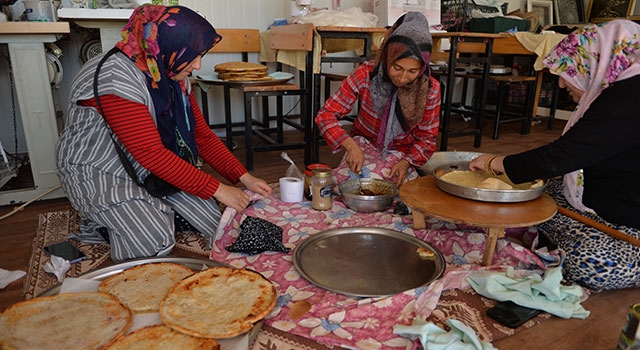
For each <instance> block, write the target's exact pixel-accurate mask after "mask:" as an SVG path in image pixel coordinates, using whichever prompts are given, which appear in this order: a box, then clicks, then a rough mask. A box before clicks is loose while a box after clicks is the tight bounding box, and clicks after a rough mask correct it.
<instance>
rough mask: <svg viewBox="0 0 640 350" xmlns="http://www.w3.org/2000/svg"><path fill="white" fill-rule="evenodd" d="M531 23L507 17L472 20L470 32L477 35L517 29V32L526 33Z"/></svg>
mask: <svg viewBox="0 0 640 350" xmlns="http://www.w3.org/2000/svg"><path fill="white" fill-rule="evenodd" d="M530 27H531V22H530V21H527V20H524V19H515V18H507V17H493V18H472V19H471V31H472V32H479V33H502V32H506V31H508V30H511V29H514V28H517V30H518V31H519V32H528V31H529V28H530Z"/></svg>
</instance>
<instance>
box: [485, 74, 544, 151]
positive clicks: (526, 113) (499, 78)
mask: <svg viewBox="0 0 640 350" xmlns="http://www.w3.org/2000/svg"><path fill="white" fill-rule="evenodd" d="M489 80H491V81H494V82H496V83H497V84H498V100H497V101H496V115H495V118H494V125H493V139H494V140H495V139H497V138H498V130H499V128H500V124H502V123H512V122H518V121H522V128H521V130H520V133H521V134H522V135H526V134H528V133H529V132H530V131H531V121H532V120H533V101H534V98H535V95H534V93H535V83H536V80H537V77H532V76H518V75H490V76H489ZM516 83H525V84H526V86H527V93H526V95H527V97H526V101H525V105H524V110H523V113H522V114H520V116H516V117H511V118H506V119H505V118H503V117H504V115H505V114H507V112H505V111H504V107H505V105H506V104H507V97H508V94H507V91H508V90H507V88H508V87H509V86H511V85H512V84H516ZM509 114H513V113H512V112H509Z"/></svg>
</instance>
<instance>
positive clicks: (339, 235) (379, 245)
mask: <svg viewBox="0 0 640 350" xmlns="http://www.w3.org/2000/svg"><path fill="white" fill-rule="evenodd" d="M424 253H427V255H425V254H424ZM293 264H294V266H295V268H296V269H297V270H298V273H300V275H302V276H303V277H304V278H305V279H307V280H308V281H309V282H311V283H313V284H315V285H317V286H319V287H321V288H324V289H327V290H330V291H332V292H337V293H342V294H346V295H350V296H356V297H382V296H389V295H393V294H398V293H402V292H404V291H407V290H409V289H413V288H417V287H420V286H424V285H428V284H429V283H431V282H433V281H434V280H436V279H438V278H440V276H441V275H442V273H443V272H444V269H445V267H446V263H445V260H444V257H443V256H442V254H441V253H440V252H439V251H438V250H437V249H435V248H434V247H432V246H431V245H429V244H428V243H426V242H424V241H421V240H419V239H418V238H416V237H414V236H411V235H410V234H407V233H403V232H399V231H394V230H389V229H385V228H377V227H348V228H338V229H332V230H328V231H322V232H319V233H316V234H314V235H313V236H311V237H309V238H307V239H305V240H304V241H302V242H301V243H300V244H298V245H297V246H296V248H295V249H294V251H293Z"/></svg>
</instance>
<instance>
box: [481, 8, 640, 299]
mask: <svg viewBox="0 0 640 350" xmlns="http://www.w3.org/2000/svg"><path fill="white" fill-rule="evenodd" d="M544 64H545V66H546V67H547V68H548V69H549V71H550V72H551V73H554V74H557V75H558V76H559V85H560V87H562V88H566V89H567V90H568V91H569V94H570V96H571V97H572V98H573V100H574V101H575V102H577V103H578V105H577V107H576V110H575V111H574V112H573V114H572V115H571V117H570V119H569V121H568V122H567V124H566V127H565V129H564V131H563V135H562V136H561V137H560V138H559V139H558V140H556V141H554V142H553V143H551V144H549V145H546V146H543V147H540V148H537V149H534V150H530V151H527V152H523V153H520V154H515V155H510V156H506V157H504V156H498V157H495V156H492V155H482V156H480V157H478V158H476V159H474V160H473V161H472V163H471V167H472V168H473V169H474V170H478V171H482V170H485V169H486V170H489V169H490V170H493V171H495V172H504V173H506V174H507V175H508V176H509V178H510V179H511V180H512V181H514V182H515V183H521V182H525V181H531V180H533V179H537V178H553V177H556V176H560V175H563V179H562V180H563V181H559V180H554V181H552V182H551V184H550V186H549V187H548V189H547V190H548V192H550V194H551V195H552V196H553V197H554V199H555V200H556V201H557V203H558V205H561V206H563V207H567V208H570V209H572V210H575V211H579V212H581V213H582V214H583V215H586V216H588V217H590V218H592V219H594V220H596V221H598V222H600V223H603V224H605V225H608V226H611V227H613V228H615V229H617V230H619V231H622V232H624V233H625V234H627V235H629V236H631V237H635V238H640V181H639V180H640V138H639V137H638V134H637V133H638V130H640V112H639V108H638V98H639V97H640V95H639V91H640V25H638V24H636V23H634V22H631V21H627V20H614V21H611V22H607V23H603V24H599V25H591V26H588V27H585V28H583V29H579V30H576V31H575V32H573V33H571V34H569V35H568V36H567V37H566V38H565V39H564V40H563V41H562V42H560V43H559V44H558V45H557V46H556V47H555V48H554V49H553V50H552V52H551V53H550V54H549V55H548V56H547V57H546V58H545V60H544ZM539 229H540V231H541V232H542V233H543V234H544V235H546V236H547V237H548V238H549V239H550V240H551V241H552V242H553V243H555V244H557V246H558V247H559V248H560V249H562V250H564V251H565V253H566V260H565V262H564V268H565V277H566V278H567V279H568V280H570V281H574V282H577V283H579V284H582V285H584V286H586V287H589V288H593V289H616V288H627V287H638V286H640V247H638V246H634V245H632V244H630V243H627V242H624V241H622V240H619V239H617V238H613V237H611V236H609V235H607V234H604V233H602V232H600V231H598V230H596V229H595V228H592V227H589V226H586V225H583V224H581V223H579V222H577V221H574V220H572V219H570V218H568V217H566V216H563V215H560V214H557V215H556V216H555V217H554V218H553V219H552V220H550V221H548V222H546V223H544V224H542V225H540V226H539Z"/></svg>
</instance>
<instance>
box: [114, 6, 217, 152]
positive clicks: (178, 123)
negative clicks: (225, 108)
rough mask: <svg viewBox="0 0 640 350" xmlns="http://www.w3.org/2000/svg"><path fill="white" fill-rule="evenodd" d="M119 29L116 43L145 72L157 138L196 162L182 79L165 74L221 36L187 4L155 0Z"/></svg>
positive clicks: (176, 70)
mask: <svg viewBox="0 0 640 350" xmlns="http://www.w3.org/2000/svg"><path fill="white" fill-rule="evenodd" d="M121 34H122V38H123V40H121V41H119V42H118V43H116V47H117V48H118V49H120V50H121V51H122V52H123V53H124V54H125V55H126V56H127V57H129V58H130V59H131V61H133V62H134V63H135V64H136V66H137V67H138V68H139V69H140V70H141V71H142V72H143V73H144V74H145V75H146V76H147V88H148V89H149V92H150V94H151V97H152V99H153V104H154V107H155V112H156V115H155V122H156V126H157V127H158V131H159V133H160V137H161V138H162V143H163V144H164V145H165V147H167V148H168V149H170V150H172V151H173V152H174V153H176V154H177V155H179V156H180V157H182V158H184V159H187V160H189V161H191V162H192V163H195V162H197V159H198V149H197V146H196V142H195V135H194V132H195V119H194V116H193V112H192V111H191V104H190V102H189V96H188V95H187V94H188V92H187V82H186V81H179V82H178V81H174V80H172V79H171V77H173V76H175V75H176V74H178V73H180V72H181V71H182V70H183V69H184V68H185V67H187V66H188V65H189V64H190V63H191V62H192V61H193V60H194V59H196V58H197V57H198V56H201V55H204V54H205V53H207V51H209V49H210V48H211V47H213V45H215V44H216V43H217V42H219V41H220V40H221V39H222V37H221V36H220V35H218V33H216V31H215V29H214V28H213V26H212V25H211V24H210V23H209V22H208V21H207V20H206V19H205V18H204V17H202V16H201V15H200V14H198V13H196V12H195V11H193V10H191V9H189V8H187V7H182V6H170V7H165V6H156V5H142V6H139V7H137V8H136V9H135V10H134V12H133V14H132V15H131V17H130V18H129V22H128V23H127V25H126V26H125V27H124V29H123V30H122V32H121Z"/></svg>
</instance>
